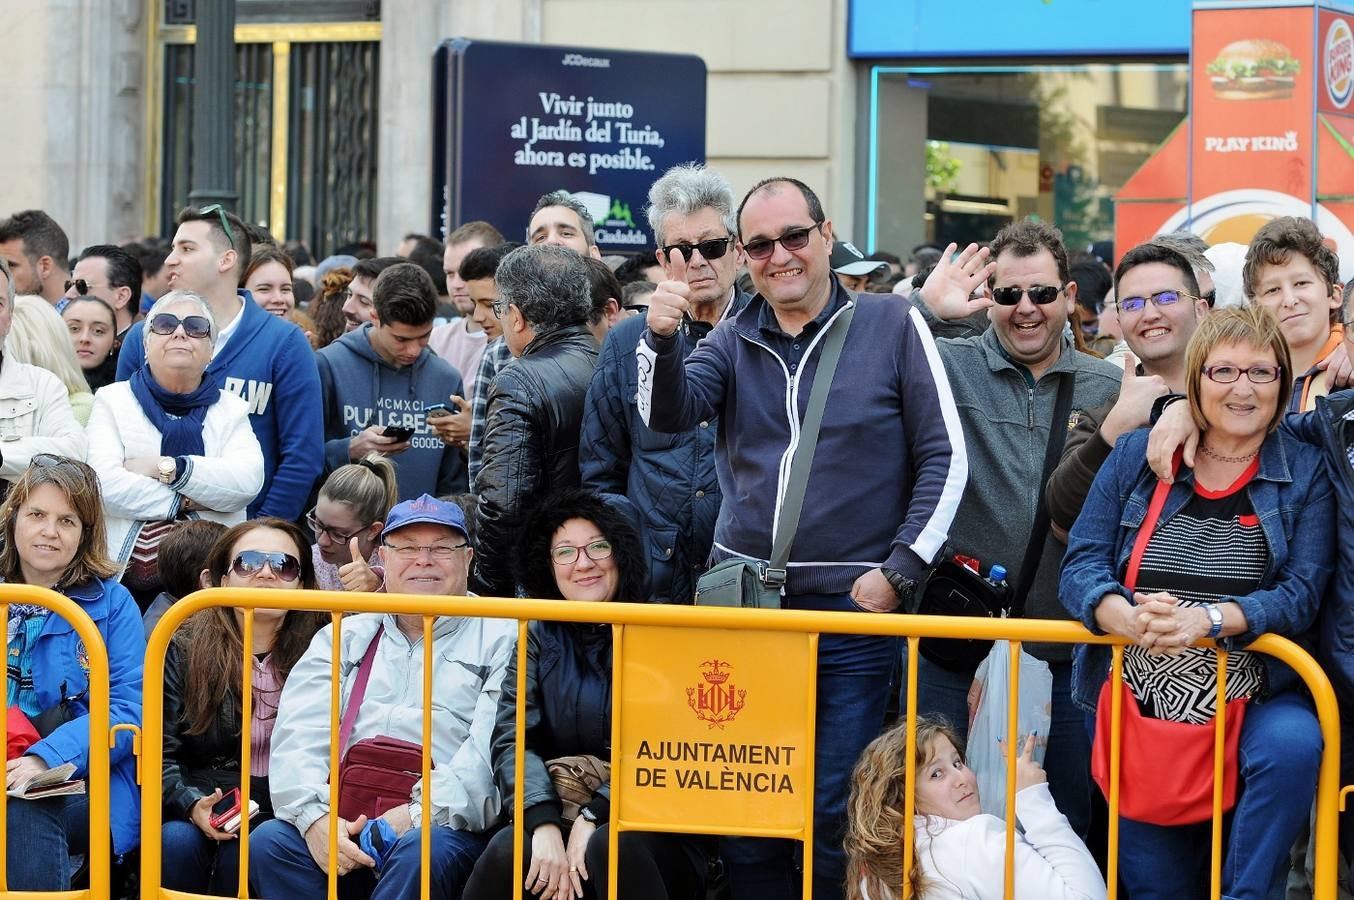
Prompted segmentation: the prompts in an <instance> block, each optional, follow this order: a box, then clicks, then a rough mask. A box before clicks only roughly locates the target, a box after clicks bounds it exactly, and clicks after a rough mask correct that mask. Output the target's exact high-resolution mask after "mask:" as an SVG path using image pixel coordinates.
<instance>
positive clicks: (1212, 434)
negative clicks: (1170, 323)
mask: <svg viewBox="0 0 1354 900" xmlns="http://www.w3.org/2000/svg"><path fill="white" fill-rule="evenodd" d="M1290 368H1291V363H1290V359H1289V352H1288V344H1287V342H1286V341H1285V340H1284V336H1283V333H1282V332H1281V331H1280V329H1279V323H1278V322H1277V321H1276V320H1275V318H1274V316H1273V315H1271V314H1270V313H1269V312H1267V311H1266V310H1265V309H1263V308H1262V307H1260V306H1258V305H1249V306H1246V307H1241V308H1234V309H1226V310H1215V311H1214V312H1212V313H1210V314H1209V315H1208V316H1207V317H1206V318H1205V319H1204V320H1203V322H1202V323H1201V324H1200V325H1199V327H1198V330H1196V331H1195V332H1194V336H1193V337H1192V338H1191V339H1190V342H1189V345H1188V348H1187V349H1186V352H1185V371H1186V377H1187V379H1188V381H1187V387H1186V391H1187V398H1188V403H1189V409H1190V412H1191V414H1192V415H1193V418H1194V421H1195V422H1196V424H1197V425H1198V427H1199V428H1200V430H1201V431H1202V432H1203V434H1202V437H1201V440H1200V444H1199V452H1198V454H1197V455H1196V456H1195V462H1194V465H1193V467H1192V468H1185V467H1183V466H1181V467H1179V468H1178V471H1177V472H1176V474H1175V478H1174V482H1173V483H1170V482H1158V480H1157V477H1156V475H1155V474H1153V472H1152V471H1151V470H1150V469H1149V468H1148V466H1147V462H1146V451H1147V437H1148V433H1147V430H1146V429H1141V430H1139V431H1136V432H1133V433H1131V434H1127V435H1124V436H1123V437H1122V438H1120V439H1119V441H1118V443H1117V444H1116V445H1115V448H1114V450H1113V452H1112V453H1111V454H1110V456H1109V458H1108V459H1107V460H1106V461H1105V463H1104V465H1103V466H1102V467H1101V468H1100V473H1099V474H1098V475H1097V476H1096V479H1095V482H1094V484H1093V485H1092V487H1091V493H1090V496H1089V497H1088V498H1087V500H1086V504H1085V506H1084V507H1083V508H1082V512H1081V516H1080V518H1078V519H1077V522H1076V524H1075V525H1074V526H1073V527H1072V531H1071V534H1070V535H1069V543H1068V550H1067V557H1066V561H1065V563H1064V568H1063V573H1062V582H1061V598H1062V602H1063V605H1064V606H1065V607H1066V608H1067V610H1068V611H1069V612H1071V613H1072V614H1073V615H1074V616H1076V617H1077V618H1078V619H1080V620H1081V621H1082V622H1083V623H1085V625H1086V627H1088V628H1090V629H1091V630H1092V631H1094V632H1096V633H1098V634H1106V633H1107V634H1112V635H1117V636H1119V637H1123V638H1127V639H1128V640H1129V641H1131V642H1132V643H1131V644H1130V645H1129V646H1128V647H1127V648H1126V649H1125V651H1124V661H1123V669H1124V680H1125V682H1126V684H1127V686H1128V688H1129V691H1130V695H1126V696H1125V697H1124V698H1123V700H1124V704H1125V706H1126V707H1129V708H1130V715H1126V716H1125V718H1124V728H1125V729H1129V728H1130V726H1132V727H1133V728H1135V729H1141V728H1146V727H1156V728H1157V730H1158V733H1159V732H1160V730H1161V726H1137V725H1135V721H1136V717H1134V716H1132V715H1131V713H1132V709H1131V706H1133V705H1136V706H1137V707H1138V708H1139V709H1140V711H1141V716H1142V718H1143V720H1144V721H1145V720H1147V719H1157V720H1166V721H1168V722H1177V723H1190V724H1196V725H1205V726H1206V727H1204V728H1203V729H1200V731H1202V732H1204V733H1203V735H1202V740H1204V741H1206V744H1207V753H1208V754H1209V756H1211V755H1212V752H1213V727H1212V725H1211V724H1208V723H1210V722H1212V721H1213V720H1214V719H1215V717H1216V714H1217V712H1218V710H1217V687H1218V684H1217V682H1218V678H1217V670H1216V662H1215V652H1214V651H1213V650H1212V649H1211V648H1203V647H1193V646H1191V645H1192V644H1193V643H1194V642H1195V641H1198V640H1200V639H1212V640H1216V641H1217V642H1218V646H1219V647H1220V648H1221V649H1223V650H1226V651H1228V655H1227V671H1226V676H1227V677H1226V685H1225V687H1226V698H1227V701H1228V708H1227V709H1228V717H1229V720H1230V721H1233V722H1235V721H1236V718H1235V717H1236V716H1237V715H1242V716H1243V718H1242V720H1241V726H1240V732H1239V738H1237V739H1236V740H1235V742H1234V743H1232V744H1231V745H1230V749H1229V752H1228V757H1229V758H1228V760H1227V762H1226V763H1225V766H1226V767H1227V768H1228V769H1229V770H1230V771H1231V772H1232V773H1233V774H1234V775H1235V777H1236V805H1235V808H1234V809H1233V810H1232V811H1231V814H1230V827H1229V828H1228V833H1227V838H1226V843H1225V845H1224V847H1223V862H1222V893H1223V895H1225V896H1227V897H1236V898H1254V900H1259V898H1266V897H1270V896H1274V892H1278V893H1282V884H1283V878H1284V876H1285V874H1286V873H1287V870H1288V851H1289V848H1290V847H1291V846H1292V845H1293V842H1294V839H1295V837H1296V836H1297V834H1298V832H1299V831H1300V830H1301V829H1302V828H1303V827H1304V826H1305V825H1306V824H1307V820H1308V814H1309V813H1310V811H1311V805H1312V794H1313V792H1314V791H1315V789H1316V778H1317V767H1318V765H1319V763H1320V759H1321V749H1322V740H1321V731H1320V728H1319V726H1318V725H1317V720H1316V716H1315V713H1314V711H1313V707H1312V701H1311V699H1310V697H1308V696H1307V694H1306V692H1305V691H1304V690H1303V686H1302V683H1301V681H1299V679H1298V677H1297V675H1296V673H1294V672H1293V670H1292V669H1291V668H1289V667H1288V666H1287V665H1285V664H1284V663H1281V662H1279V661H1278V660H1277V659H1276V658H1274V657H1271V656H1267V655H1263V654H1258V653H1253V652H1248V651H1247V650H1246V649H1245V648H1246V647H1247V646H1248V645H1249V644H1250V643H1251V642H1252V641H1254V640H1255V639H1256V638H1257V637H1259V636H1260V635H1261V634H1266V633H1269V634H1278V635H1282V636H1284V637H1287V638H1289V639H1291V640H1294V641H1296V642H1297V643H1299V644H1300V645H1303V646H1304V647H1306V648H1307V650H1308V652H1312V653H1314V652H1315V648H1316V637H1317V634H1316V616H1317V611H1318V608H1319V607H1320V604H1321V598H1322V596H1323V594H1324V593H1325V589H1326V582H1327V580H1328V578H1329V577H1330V574H1331V568H1332V562H1333V561H1332V550H1333V537H1334V533H1335V530H1334V527H1333V524H1334V523H1333V515H1334V499H1333V493H1332V486H1331V483H1330V480H1329V479H1328V477H1327V475H1326V470H1325V467H1324V466H1323V462H1322V451H1321V449H1320V448H1319V447H1317V446H1314V445H1309V444H1305V443H1302V442H1301V441H1299V440H1297V439H1296V438H1295V437H1293V436H1292V435H1290V434H1289V433H1288V432H1286V431H1280V430H1278V425H1279V422H1280V419H1281V418H1282V417H1283V415H1284V411H1285V409H1286V408H1287V403H1288V398H1289V394H1290V393H1291V392H1292V390H1293V381H1292V377H1291V374H1290ZM1158 485H1160V486H1158ZM1076 654H1077V658H1076V663H1075V669H1074V671H1075V672H1076V673H1077V677H1076V680H1075V681H1074V683H1073V686H1072V689H1073V699H1074V700H1075V701H1076V702H1077V703H1078V704H1079V705H1081V706H1082V707H1083V708H1085V709H1087V710H1089V711H1093V712H1094V711H1096V710H1097V705H1099V707H1100V708H1099V710H1098V712H1097V715H1099V716H1109V714H1110V713H1109V709H1108V701H1109V696H1110V694H1109V691H1113V690H1117V689H1118V685H1116V684H1110V685H1108V691H1106V692H1105V693H1103V694H1102V693H1101V691H1102V686H1104V685H1106V674H1107V673H1108V672H1109V669H1110V648H1109V647H1107V646H1086V645H1083V646H1079V647H1078V648H1077V650H1076ZM1098 697H1103V698H1105V701H1104V702H1101V703H1099V704H1098V701H1097V698H1098ZM1247 700H1249V702H1245V701H1247ZM1233 701H1242V702H1245V705H1244V707H1242V709H1241V710H1237V709H1234V708H1233ZM1176 731H1177V732H1178V731H1179V729H1177V730H1176ZM1171 739H1176V738H1173V737H1171V738H1158V739H1156V744H1157V745H1160V750H1159V752H1160V753H1161V754H1162V755H1161V756H1160V757H1159V759H1160V760H1161V761H1165V762H1169V760H1171V759H1172V758H1173V757H1177V758H1178V757H1179V755H1180V754H1181V753H1182V752H1183V749H1184V748H1183V744H1182V745H1181V747H1172V746H1164V745H1162V744H1163V741H1166V740H1171ZM1125 746H1128V745H1127V744H1126V745H1125ZM1134 763H1137V764H1139V765H1140V766H1141V768H1135V767H1134ZM1123 765H1124V769H1123V770H1122V771H1123V772H1124V773H1125V775H1124V778H1125V781H1124V782H1123V784H1124V785H1125V788H1124V791H1125V794H1124V796H1125V797H1127V796H1128V792H1129V790H1130V788H1134V787H1135V788H1137V789H1139V790H1145V791H1148V792H1150V794H1151V795H1153V796H1154V797H1158V798H1159V799H1157V800H1154V801H1153V802H1152V803H1151V804H1147V805H1144V806H1143V807H1142V809H1141V811H1138V812H1137V818H1136V819H1134V818H1129V817H1128V815H1127V814H1125V815H1123V816H1121V820H1120V826H1119V872H1120V876H1121V877H1122V878H1123V879H1124V882H1125V884H1126V886H1127V888H1128V891H1129V893H1130V894H1131V895H1132V896H1133V898H1134V900H1151V898H1157V897H1160V898H1168V897H1171V898H1173V897H1196V896H1204V895H1205V894H1206V892H1207V890H1208V883H1209V852H1208V848H1209V844H1210V829H1211V827H1212V823H1211V819H1210V816H1209V813H1210V812H1211V807H1210V808H1209V809H1208V810H1205V811H1204V812H1203V813H1202V818H1203V820H1202V821H1200V820H1199V815H1200V814H1199V812H1198V811H1197V810H1196V811H1193V813H1192V814H1186V811H1181V812H1180V813H1179V814H1172V815H1168V814H1167V813H1168V812H1171V811H1167V810H1162V809H1159V808H1158V807H1159V806H1160V804H1161V803H1162V802H1163V801H1164V800H1167V799H1174V798H1176V797H1179V796H1182V795H1186V794H1188V793H1189V792H1191V791H1192V790H1199V791H1200V793H1201V795H1202V794H1206V795H1207V796H1208V797H1211V791H1212V778H1211V771H1209V769H1205V770H1204V771H1202V772H1195V773H1192V774H1196V775H1198V776H1199V778H1200V779H1205V780H1206V784H1205V785H1203V786H1197V785H1194V784H1190V783H1188V782H1185V783H1183V784H1181V783H1172V784H1170V786H1169V787H1163V784H1165V783H1167V782H1169V781H1170V778H1169V775H1171V774H1176V773H1168V772H1167V771H1163V770H1162V769H1161V768H1160V765H1159V764H1154V763H1153V762H1146V764H1144V761H1143V760H1141V759H1134V758H1133V757H1132V756H1131V755H1130V756H1126V757H1125V760H1124V763H1123ZM1210 768H1211V767H1210ZM1139 773H1140V774H1139ZM1182 774H1185V775H1188V774H1191V773H1189V772H1185V773H1182ZM1135 777H1137V778H1139V779H1140V781H1142V782H1146V781H1149V780H1150V781H1151V785H1150V786H1146V787H1145V786H1144V784H1142V783H1138V784H1134V783H1133V779H1134V778H1135ZM1144 820H1150V821H1144ZM1164 821H1172V822H1174V821H1183V822H1186V823H1189V822H1194V823H1197V824H1179V825H1167V824H1161V823H1162V822H1164ZM1154 823H1155V824H1154Z"/></svg>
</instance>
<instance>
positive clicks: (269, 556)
mask: <svg viewBox="0 0 1354 900" xmlns="http://www.w3.org/2000/svg"><path fill="white" fill-rule="evenodd" d="M264 566H267V567H268V568H269V569H271V570H272V571H273V574H274V575H276V576H277V577H278V578H280V579H281V580H283V581H295V580H296V579H297V578H299V577H301V561H300V560H299V559H297V558H296V557H294V556H292V555H291V554H290V553H265V552H263V551H262V550H241V551H240V552H239V553H238V554H237V555H236V557H235V561H234V562H233V563H231V564H230V570H231V571H232V572H234V573H235V574H236V575H238V576H239V577H241V578H251V577H253V576H255V575H257V574H259V573H260V572H262V571H263V567H264Z"/></svg>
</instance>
